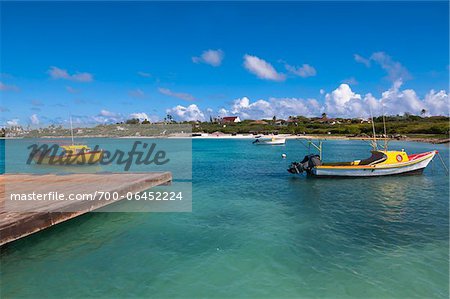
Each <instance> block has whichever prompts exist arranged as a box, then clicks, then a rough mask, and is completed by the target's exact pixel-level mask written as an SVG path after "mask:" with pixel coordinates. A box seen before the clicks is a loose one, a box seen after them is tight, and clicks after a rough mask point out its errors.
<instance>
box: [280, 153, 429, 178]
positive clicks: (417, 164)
mask: <svg viewBox="0 0 450 299" xmlns="http://www.w3.org/2000/svg"><path fill="white" fill-rule="evenodd" d="M437 153H438V151H436V150H433V151H430V152H425V153H420V154H412V155H408V154H407V153H406V152H405V151H388V150H373V151H372V156H370V157H369V158H367V159H364V160H355V161H351V162H335V163H323V162H322V160H321V159H320V157H319V155H308V156H305V158H304V159H303V161H301V162H293V163H291V166H290V167H289V169H288V171H289V172H290V173H294V174H299V173H302V172H306V173H307V174H308V175H310V176H315V177H375V176H387V175H402V174H420V173H422V172H423V170H424V169H425V167H427V165H428V163H430V161H431V160H432V159H433V158H434V156H435V155H436V154H437Z"/></svg>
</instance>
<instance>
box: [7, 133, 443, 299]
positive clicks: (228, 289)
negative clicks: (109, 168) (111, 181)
mask: <svg viewBox="0 0 450 299" xmlns="http://www.w3.org/2000/svg"><path fill="white" fill-rule="evenodd" d="M90 142H94V143H95V141H90ZM113 142H114V141H113ZM390 148H391V149H402V148H404V149H405V150H406V151H408V153H415V152H423V151H429V150H432V149H438V150H439V151H440V153H441V156H442V157H443V158H444V160H445V163H446V164H447V166H448V163H449V161H448V160H449V159H448V157H449V148H448V145H432V144H427V143H414V142H391V143H390ZM369 150H370V148H369V146H368V145H367V143H365V142H362V141H326V142H325V143H324V150H323V155H324V160H327V161H339V160H351V159H358V158H365V157H367V156H368V155H369ZM192 153H193V154H192V188H193V204H192V212H188V213H175V212H174V213H91V214H88V215H84V216H81V217H78V218H76V219H73V220H71V221H68V222H66V223H63V224H61V225H57V226H55V227H52V228H50V229H47V230H45V231H43V232H40V233H38V234H35V235H32V236H30V237H27V238H24V239H22V240H19V241H16V242H13V243H11V244H9V245H7V246H5V247H4V248H2V252H1V256H0V262H1V269H0V271H1V276H0V277H1V281H0V290H1V293H0V296H1V298H13V297H28V298H62V297H74V298H87V297H103V298H118V297H141V298H144V297H145V298H175V297H176V298H201V297H203V298H237V297H246V298H448V297H449V177H447V176H446V174H445V171H444V169H443V168H442V166H441V163H440V161H439V159H438V158H435V160H434V161H433V163H432V164H430V165H429V166H428V167H427V169H426V170H425V172H424V174H423V175H416V176H403V177H380V178H370V179H364V178H362V179H313V178H307V177H305V176H293V175H291V174H289V173H288V172H287V171H286V168H287V166H288V163H289V162H290V161H293V160H299V159H301V158H303V156H304V155H305V154H307V153H308V149H307V148H306V147H305V146H304V145H303V144H302V143H300V142H299V141H295V140H288V141H287V144H286V145H285V146H255V145H252V144H251V140H238V139H230V140H226V139H224V140H207V139H202V140H200V139H199V140H193V142H192ZM283 153H286V154H287V159H285V160H284V159H282V158H281V155H282V154H283ZM0 156H1V155H0ZM0 161H1V159H0Z"/></svg>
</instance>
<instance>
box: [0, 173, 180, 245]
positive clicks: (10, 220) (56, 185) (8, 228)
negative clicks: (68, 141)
mask: <svg viewBox="0 0 450 299" xmlns="http://www.w3.org/2000/svg"><path fill="white" fill-rule="evenodd" d="M171 181H172V174H171V173H170V172H152V173H101V174H67V175H55V174H45V175H36V174H4V175H0V246H1V245H4V244H6V243H9V242H12V241H14V240H17V239H20V238H22V237H25V236H28V235H30V234H33V233H35V232H38V231H41V230H43V229H45V228H48V227H50V226H53V225H56V224H58V223H61V222H63V221H66V220H69V219H72V218H75V217H77V216H80V215H82V214H85V213H88V212H90V211H93V210H96V209H99V208H101V207H104V206H107V205H109V204H111V203H114V202H117V201H119V200H120V197H122V196H125V198H126V195H127V193H128V192H132V193H135V192H141V191H145V190H147V189H150V188H152V187H155V186H158V185H165V184H168V183H170V182H171ZM96 191H97V193H96ZM98 191H102V192H108V193H110V194H113V193H116V195H119V200H116V201H114V200H97V198H98V197H99V196H100V195H98ZM12 192H14V193H16V194H30V193H33V192H35V193H36V194H48V193H49V192H55V193H58V194H64V196H66V198H67V196H68V195H69V194H81V193H82V194H92V195H94V194H95V195H96V200H87V201H68V200H64V201H27V202H17V203H16V202H12V201H10V199H9V198H10V193H12ZM122 199H123V198H122ZM14 205H16V206H14ZM19 205H22V206H19Z"/></svg>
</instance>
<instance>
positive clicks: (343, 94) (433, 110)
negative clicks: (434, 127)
mask: <svg viewBox="0 0 450 299" xmlns="http://www.w3.org/2000/svg"><path fill="white" fill-rule="evenodd" d="M401 85H402V82H401V80H397V81H395V82H394V84H393V85H392V87H391V88H390V89H389V90H386V91H384V92H383V93H382V94H381V97H380V98H379V99H377V98H375V97H374V96H373V95H372V94H370V93H368V94H366V95H365V96H364V98H362V97H361V95H360V94H357V93H355V92H353V91H352V90H351V88H350V87H349V86H348V85H347V84H341V85H340V86H339V87H338V88H337V89H335V90H334V91H333V92H331V93H328V94H326V96H325V100H326V101H325V112H327V114H328V115H330V116H333V117H370V115H371V111H370V110H372V115H374V116H377V115H382V114H386V115H396V114H400V115H402V114H404V113H405V112H408V113H412V114H416V115H419V114H420V112H421V110H422V109H425V110H426V111H427V112H428V114H429V115H449V104H450V103H449V96H448V93H447V92H446V91H444V90H441V91H439V92H435V91H434V90H431V91H430V92H429V93H428V94H427V95H426V96H425V98H424V99H420V98H419V96H418V95H417V93H416V92H415V91H414V90H412V89H405V90H401V89H400V87H401Z"/></svg>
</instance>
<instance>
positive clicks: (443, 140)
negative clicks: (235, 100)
mask: <svg viewBox="0 0 450 299" xmlns="http://www.w3.org/2000/svg"><path fill="white" fill-rule="evenodd" d="M258 136H259V135H258ZM260 136H262V137H271V136H272V135H260ZM29 138H42V139H67V138H70V136H42V137H0V139H3V140H15V139H29ZM77 138H85V139H87V138H120V139H158V138H168V139H254V138H255V135H251V134H237V135H231V134H216V135H214V134H212V135H209V134H208V135H203V136H191V134H189V135H186V134H173V135H170V136H111V137H109V136H77ZM275 138H285V139H287V140H289V139H323V140H371V139H372V138H370V137H353V136H336V135H334V136H333V135H292V134H279V135H275ZM388 140H389V141H410V142H411V141H412V142H422V143H431V144H449V143H450V138H435V137H426V136H424V137H409V136H406V137H403V138H400V139H396V138H389V139H388Z"/></svg>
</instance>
